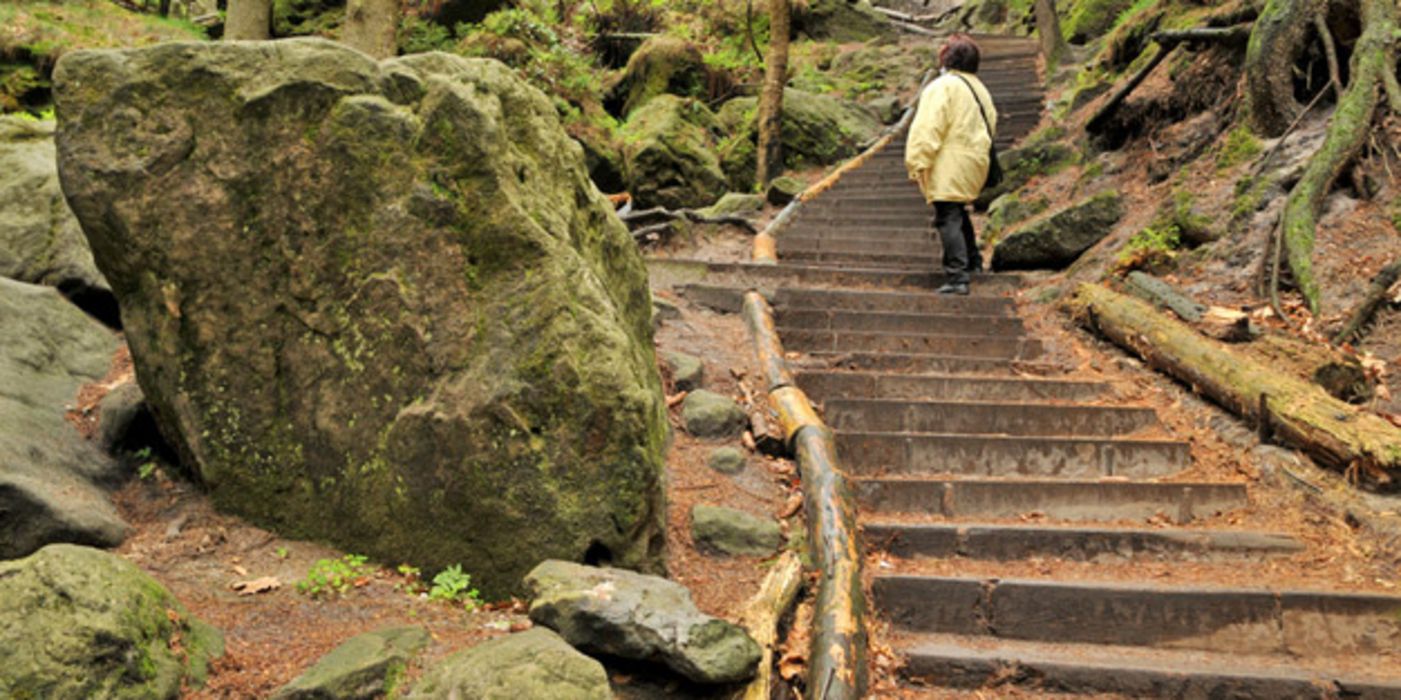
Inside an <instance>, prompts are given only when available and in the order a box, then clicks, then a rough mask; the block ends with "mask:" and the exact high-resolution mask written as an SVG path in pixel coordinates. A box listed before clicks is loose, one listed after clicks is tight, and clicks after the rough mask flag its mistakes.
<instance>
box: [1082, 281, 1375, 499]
mask: <svg viewBox="0 0 1401 700" xmlns="http://www.w3.org/2000/svg"><path fill="white" fill-rule="evenodd" d="M1068 305H1069V307H1070V309H1071V311H1072V312H1073V313H1074V314H1075V316H1076V318H1077V319H1078V320H1079V321H1080V322H1081V323H1083V324H1084V325H1086V326H1087V327H1089V328H1091V329H1094V330H1096V331H1098V332H1099V333H1101V334H1103V335H1104V336H1105V337H1107V338H1108V339H1110V340H1111V341H1113V342H1114V343H1116V344H1118V345H1120V346H1121V347H1123V348H1125V349H1127V350H1130V351H1132V352H1133V353H1135V354H1137V355H1138V356H1140V357H1142V358H1143V359H1144V360H1145V361H1146V362H1147V363H1148V364H1149V365H1150V366H1152V367H1154V368H1155V369H1158V370H1160V371H1162V372H1164V373H1166V374H1168V375H1171V376H1173V377H1175V378H1177V379H1178V380H1180V381H1182V382H1183V383H1185V384H1187V385H1188V386H1190V387H1192V389H1193V390H1194V391H1196V392H1198V393H1201V394H1203V395H1205V396H1207V397H1209V398H1211V399H1212V400H1214V401H1216V402H1217V403H1218V404H1220V405H1222V406H1224V407H1225V408H1227V409H1228V410H1230V411H1232V412H1234V413H1236V414H1237V415H1240V416H1243V417H1245V418H1247V419H1249V420H1251V421H1254V422H1256V423H1257V424H1260V423H1268V424H1269V426H1270V429H1271V431H1272V432H1273V435H1274V436H1275V437H1276V438H1277V439H1279V440H1282V441H1284V442H1287V443H1289V444H1291V445H1294V446H1296V447H1298V448H1300V449H1302V450H1304V451H1305V452H1307V453H1309V454H1310V455H1311V456H1313V457H1314V458H1315V459H1316V460H1317V461H1319V462H1320V463H1322V464H1325V465H1327V466H1330V467H1333V468H1337V469H1341V470H1344V471H1345V472H1346V473H1347V475H1348V477H1349V478H1350V479H1351V480H1353V481H1354V483H1358V484H1363V485H1366V486H1368V487H1371V488H1378V489H1380V488H1388V487H1392V486H1393V485H1394V484H1395V483H1396V476H1398V475H1401V428H1398V427H1397V426H1395V425H1392V424H1391V423H1390V422H1389V421H1387V420H1386V419H1384V418H1382V417H1381V416H1378V415H1376V414H1374V413H1370V412H1367V411H1363V410H1360V409H1358V408H1357V407H1355V406H1350V405H1348V404H1346V403H1343V402H1342V401H1339V400H1338V399H1335V398H1333V397H1332V396H1329V395H1328V394H1327V393H1326V392H1324V391H1323V389H1321V388H1319V387H1318V386H1315V385H1314V384H1312V383H1310V382H1308V381H1306V380H1304V379H1302V378H1299V377H1296V376H1292V375H1289V374H1287V373H1283V372H1280V371H1278V370H1277V369H1276V368H1274V367H1270V366H1267V365H1263V364H1261V363H1258V362H1256V361H1254V360H1252V359H1249V358H1248V357H1246V356H1245V355H1244V354H1242V353H1240V352H1237V351H1235V350H1232V349H1230V348H1228V347H1226V346H1223V345H1221V344H1219V343H1217V342H1215V341H1212V340H1210V339H1207V338H1204V337H1202V336H1201V335H1200V334H1198V333H1197V332H1195V331H1193V330H1192V329H1191V328H1190V327H1188V326H1187V325H1185V324H1183V323H1181V322H1179V321H1176V320H1173V319H1171V318H1168V317H1166V316H1164V315H1163V314H1161V313H1158V312H1157V311H1154V310H1153V307H1152V306H1150V305H1149V304H1147V303H1146V302H1143V301H1141V300H1138V299H1135V298H1133V297H1130V296H1127V295H1124V294H1120V293H1118V292H1115V291H1113V290H1110V289H1108V288H1106V287H1102V286H1100V285H1096V284H1082V285H1080V287H1079V288H1078V289H1077V290H1076V293H1075V296H1074V297H1073V298H1072V299H1071V300H1070V301H1069V302H1068Z"/></svg>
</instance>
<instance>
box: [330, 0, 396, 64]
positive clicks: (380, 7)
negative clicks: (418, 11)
mask: <svg viewBox="0 0 1401 700" xmlns="http://www.w3.org/2000/svg"><path fill="white" fill-rule="evenodd" d="M398 30H399V0H349V1H348V2H347V3H346V5H345V26H344V27H342V28H341V42H342V43H345V44H347V45H349V46H351V47H353V48H356V49H359V50H361V51H363V52H365V53H367V54H369V55H370V56H372V57H374V58H389V57H391V56H394V55H395V54H397V53H399V44H398Z"/></svg>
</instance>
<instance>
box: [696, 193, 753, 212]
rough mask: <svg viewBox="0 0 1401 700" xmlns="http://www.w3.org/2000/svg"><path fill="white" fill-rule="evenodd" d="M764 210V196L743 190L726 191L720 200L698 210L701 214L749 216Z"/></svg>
mask: <svg viewBox="0 0 1401 700" xmlns="http://www.w3.org/2000/svg"><path fill="white" fill-rule="evenodd" d="M763 210H764V196H763V195H758V194H745V193H743V192H726V193H725V196H723V197H721V198H720V201H718V202H716V203H714V204H712V205H710V206H708V207H706V208H704V209H702V210H700V213H701V215H702V216H712V217H720V216H749V217H751V218H752V216H753V215H756V214H758V213H759V212H761V211H763Z"/></svg>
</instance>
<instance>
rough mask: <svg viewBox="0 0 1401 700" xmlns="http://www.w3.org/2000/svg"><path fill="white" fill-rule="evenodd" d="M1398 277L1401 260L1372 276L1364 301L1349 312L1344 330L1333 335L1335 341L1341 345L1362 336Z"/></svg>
mask: <svg viewBox="0 0 1401 700" xmlns="http://www.w3.org/2000/svg"><path fill="white" fill-rule="evenodd" d="M1398 279H1401V260H1398V261H1396V262H1394V263H1391V264H1390V265H1387V266H1386V267H1384V268H1382V271H1381V272H1379V273H1377V276H1376V277H1374V278H1372V284H1371V285H1370V286H1369V287H1368V288H1367V295H1366V296H1364V297H1362V301H1361V302H1360V303H1358V305H1357V307H1356V308H1354V309H1353V310H1352V313H1350V314H1348V319H1347V323H1344V324H1343V328H1342V330H1340V331H1338V334H1337V335H1336V336H1334V337H1333V342H1334V343H1338V344H1340V345H1341V344H1342V343H1349V342H1352V340H1353V339H1354V338H1359V337H1361V336H1362V335H1363V330H1364V329H1365V327H1366V326H1367V324H1368V323H1370V322H1371V321H1372V316H1374V315H1376V313H1377V309H1378V308H1380V307H1381V305H1382V304H1383V303H1385V302H1386V301H1387V299H1388V297H1389V296H1390V292H1391V288H1392V287H1394V286H1396V282H1397V280H1398Z"/></svg>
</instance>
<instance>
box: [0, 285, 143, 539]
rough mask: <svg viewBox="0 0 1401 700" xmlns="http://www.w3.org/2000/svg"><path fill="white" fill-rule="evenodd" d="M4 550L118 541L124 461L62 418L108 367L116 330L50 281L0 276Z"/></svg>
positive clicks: (122, 529)
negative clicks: (114, 491) (111, 489)
mask: <svg viewBox="0 0 1401 700" xmlns="http://www.w3.org/2000/svg"><path fill="white" fill-rule="evenodd" d="M0 329H4V330H3V332H0V559H13V558H15V557H22V556H25V555H28V554H30V553H32V552H34V551H36V550H38V549H39V548H40V547H43V546H44V545H46V544H50V543H54V542H72V543H77V544H88V545H94V546H99V547H115V546H116V545H118V544H120V543H121V541H122V539H123V538H124V537H125V536H126V531H127V527H126V524H124V523H123V522H122V521H121V518H119V517H118V516H117V511H116V509H115V508H113V507H112V503H111V501H110V500H108V494H107V491H106V488H105V487H106V486H110V485H112V484H113V483H115V481H116V480H117V478H118V476H119V474H118V465H117V464H116V463H114V462H113V461H112V460H110V459H108V458H107V457H106V456H104V455H103V454H102V453H100V452H99V451H98V450H96V449H94V448H93V446H92V445H91V444H90V443H88V442H87V441H86V440H84V439H83V437H82V435H80V434H79V433H78V430H77V428H75V427H74V426H73V425H72V424H70V423H69V422H68V421H67V420H65V418H64V407H65V406H68V405H71V404H73V403H74V402H75V401H76V400H77V397H78V388H79V387H81V386H82V385H83V384H85V383H87V382H92V381H96V380H98V379H100V378H102V376H103V375H104V374H106V373H107V368H108V365H109V363H110V362H111V358H112V353H113V352H115V351H116V349H117V338H116V336H114V335H113V334H112V333H111V332H110V331H108V330H107V329H106V328H103V327H102V325H101V324H99V323H97V322H96V321H94V320H93V319H91V318H89V317H88V316H87V315H86V314H84V313H83V312H82V311H80V310H78V308H77V307H75V306H73V305H72V304H70V303H68V302H67V301H66V300H64V298H63V297H61V296H59V294H58V292H57V291H55V290H54V289H53V288H51V287H41V286H36V285H30V284H23V283H20V282H15V281H13V280H10V279H5V278H0Z"/></svg>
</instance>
